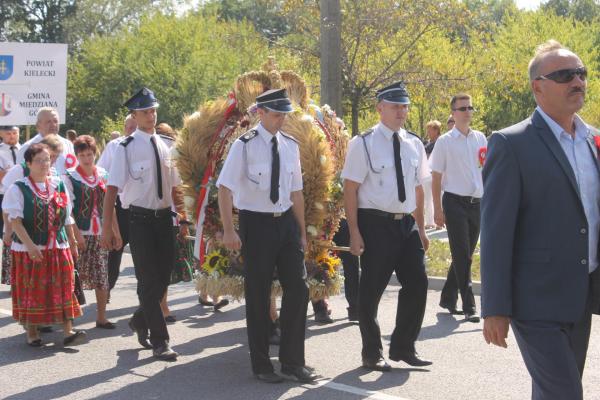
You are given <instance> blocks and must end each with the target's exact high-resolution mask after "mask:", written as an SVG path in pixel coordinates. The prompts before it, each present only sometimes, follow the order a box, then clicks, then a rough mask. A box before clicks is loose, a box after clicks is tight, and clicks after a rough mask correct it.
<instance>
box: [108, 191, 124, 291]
mask: <svg viewBox="0 0 600 400" xmlns="http://www.w3.org/2000/svg"><path fill="white" fill-rule="evenodd" d="M115 211H116V214H117V223H118V224H119V231H120V232H121V238H122V239H123V246H122V247H121V248H120V249H119V250H111V251H110V252H109V253H108V287H109V289H110V290H112V289H113V288H114V287H115V284H116V283H117V279H118V278H119V273H120V272H121V258H122V257H123V249H124V248H125V246H126V245H127V244H128V243H129V209H124V208H123V207H121V200H120V199H119V197H118V196H117V202H116V204H115Z"/></svg>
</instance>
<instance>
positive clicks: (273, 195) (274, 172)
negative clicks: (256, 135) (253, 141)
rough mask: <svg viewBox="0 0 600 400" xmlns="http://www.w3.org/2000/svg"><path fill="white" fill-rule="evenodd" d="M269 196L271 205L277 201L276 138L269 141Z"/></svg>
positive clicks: (277, 159)
mask: <svg viewBox="0 0 600 400" xmlns="http://www.w3.org/2000/svg"><path fill="white" fill-rule="evenodd" d="M271 143H273V147H271V156H272V157H271V194H270V195H269V197H270V198H271V201H272V202H273V204H275V203H277V200H279V150H278V149H277V137H276V136H273V139H271Z"/></svg>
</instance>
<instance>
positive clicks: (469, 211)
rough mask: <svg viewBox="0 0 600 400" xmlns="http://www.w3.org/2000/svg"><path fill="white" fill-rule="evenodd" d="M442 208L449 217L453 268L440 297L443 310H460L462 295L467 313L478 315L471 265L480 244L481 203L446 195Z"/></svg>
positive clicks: (451, 265) (447, 219)
mask: <svg viewBox="0 0 600 400" xmlns="http://www.w3.org/2000/svg"><path fill="white" fill-rule="evenodd" d="M442 206H443V208H444V215H445V217H446V229H447V232H448V242H449V243H450V253H451V254H452V264H450V269H449V270H448V277H447V278H446V283H445V284H444V288H443V289H442V293H441V296H440V306H442V307H445V308H456V301H457V300H458V293H460V297H461V299H462V309H463V311H464V312H466V313H475V310H476V308H477V307H476V305H475V297H474V296H473V287H472V282H471V263H472V261H473V252H474V251H475V247H476V246H477V241H478V240H479V224H480V222H479V221H480V215H481V214H480V211H479V203H471V202H469V201H467V200H464V199H462V198H460V196H457V195H454V194H452V193H448V192H446V193H444V195H443V197H442Z"/></svg>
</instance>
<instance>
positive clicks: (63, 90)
mask: <svg viewBox="0 0 600 400" xmlns="http://www.w3.org/2000/svg"><path fill="white" fill-rule="evenodd" d="M66 104H67V45H66V44H56V43H7V42H0V125H35V122H36V117H35V116H36V113H37V110H38V109H40V108H41V107H53V108H56V109H57V110H58V115H59V117H60V123H61V124H63V123H65V114H66V113H65V111H66Z"/></svg>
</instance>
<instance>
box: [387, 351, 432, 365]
mask: <svg viewBox="0 0 600 400" xmlns="http://www.w3.org/2000/svg"><path fill="white" fill-rule="evenodd" d="M390 360H393V361H404V362H405V363H407V364H408V365H411V366H413V367H426V366H428V365H431V364H433V362H431V361H429V360H425V359H422V358H420V357H419V355H418V354H417V352H414V353H404V354H398V355H392V354H390Z"/></svg>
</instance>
